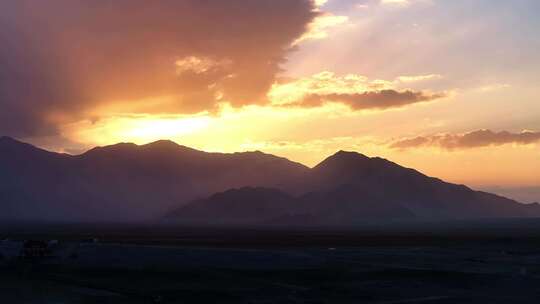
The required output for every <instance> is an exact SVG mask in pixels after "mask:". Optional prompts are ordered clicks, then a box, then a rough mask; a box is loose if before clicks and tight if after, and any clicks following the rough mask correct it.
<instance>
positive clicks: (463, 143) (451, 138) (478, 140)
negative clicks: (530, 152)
mask: <svg viewBox="0 0 540 304" xmlns="http://www.w3.org/2000/svg"><path fill="white" fill-rule="evenodd" d="M539 141H540V132H533V131H523V132H521V133H511V132H508V131H501V132H493V131H491V130H478V131H473V132H469V133H465V134H444V135H431V136H418V137H414V138H406V139H400V140H397V141H395V142H393V143H392V144H390V147H392V148H395V149H410V148H417V147H423V146H432V147H440V148H443V149H447V150H454V149H468V148H477V147H487V146H500V145H505V144H522V145H525V144H532V143H535V142H539Z"/></svg>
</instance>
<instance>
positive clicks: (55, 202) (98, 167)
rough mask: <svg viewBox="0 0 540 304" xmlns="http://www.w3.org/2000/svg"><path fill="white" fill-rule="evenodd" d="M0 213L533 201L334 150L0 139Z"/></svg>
mask: <svg viewBox="0 0 540 304" xmlns="http://www.w3.org/2000/svg"><path fill="white" fill-rule="evenodd" d="M0 206H1V208H2V212H1V214H0V220H2V221H11V222H16V221H49V222H59V221H62V222H155V221H166V222H173V223H185V224H198V225H205V224H213V225H215V224H218V225H219V224H223V225H227V224H232V225H243V224H249V225H258V224H272V225H314V226H315V225H356V224H361V223H363V222H366V221H389V220H407V221H408V220H412V221H414V220H425V219H429V220H437V219H468V218H501V217H540V205H538V204H527V205H526V204H521V203H518V202H516V201H513V200H510V199H507V198H504V197H501V196H497V195H494V194H490V193H486V192H480V191H474V190H472V189H470V188H468V187H466V186H464V185H456V184H451V183H446V182H444V181H442V180H440V179H437V178H432V177H428V176H426V175H424V174H422V173H420V172H418V171H416V170H413V169H409V168H404V167H402V166H399V165H397V164H395V163H393V162H391V161H388V160H385V159H382V158H378V157H375V158H370V157H367V156H364V155H362V154H359V153H356V152H345V151H339V152H337V153H335V154H334V155H332V156H330V157H328V158H327V159H325V160H324V161H322V162H321V163H320V164H318V165H317V166H315V167H313V168H309V167H306V166H304V165H302V164H299V163H296V162H292V161H289V160H287V159H285V158H281V157H277V156H274V155H270V154H265V153H262V152H242V153H230V154H227V153H207V152H202V151H198V150H195V149H191V148H188V147H185V146H181V145H178V144H176V143H174V142H172V141H157V142H153V143H150V144H146V145H140V146H139V145H135V144H129V143H121V144H116V145H111V146H106V147H97V148H94V149H91V150H89V151H87V152H85V153H83V154H80V155H68V154H62V153H54V152H49V151H45V150H42V149H39V148H37V147H34V146H32V145H30V144H27V143H23V142H20V141H17V140H15V139H12V138H9V137H1V138H0Z"/></svg>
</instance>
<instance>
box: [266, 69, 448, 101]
mask: <svg viewBox="0 0 540 304" xmlns="http://www.w3.org/2000/svg"><path fill="white" fill-rule="evenodd" d="M432 78H434V76H432V75H428V76H406V77H399V78H398V79H396V80H394V81H385V80H374V81H370V80H369V79H368V78H367V77H365V76H362V75H356V74H348V75H345V76H341V77H340V76H337V75H335V74H334V73H332V72H328V71H325V72H321V73H318V74H315V75H313V76H311V77H305V78H300V79H296V80H294V81H291V80H288V81H285V82H283V83H281V84H275V85H274V86H272V90H271V91H270V92H269V94H268V95H269V98H270V99H271V100H272V103H273V104H275V105H281V106H289V107H291V106H293V107H319V106H322V105H324V104H326V103H341V104H344V105H347V106H349V107H350V108H351V109H353V110H367V109H375V110H385V109H389V108H396V107H403V106H406V105H410V104H415V103H420V102H428V101H432V100H435V99H439V98H444V97H446V96H447V95H448V94H447V93H444V92H440V93H429V92H422V91H413V90H408V89H405V90H398V89H395V88H394V86H395V85H396V84H398V83H402V82H412V81H420V80H425V79H432Z"/></svg>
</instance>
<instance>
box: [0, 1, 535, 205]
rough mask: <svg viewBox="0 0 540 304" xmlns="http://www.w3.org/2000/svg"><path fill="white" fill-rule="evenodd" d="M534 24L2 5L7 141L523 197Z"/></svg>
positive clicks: (354, 7) (523, 15)
mask: <svg viewBox="0 0 540 304" xmlns="http://www.w3.org/2000/svg"><path fill="white" fill-rule="evenodd" d="M539 12H540V2H539V1H537V0H513V1H504V0H500V1H499V0H497V1H493V0H328V1H324V0H317V1H309V0H256V1H253V0H231V1H218V0H205V1H200V0H180V1H145V0H129V1H128V0H116V1H91V0H51V1H38V0H7V1H2V2H1V3H0V36H1V37H2V44H3V45H2V47H1V48H0V63H1V66H2V69H0V135H7V136H12V137H15V138H18V139H20V140H24V141H28V142H30V143H32V144H35V145H37V146H39V147H42V148H45V149H49V150H53V151H58V152H64V153H71V154H78V153H82V152H83V151H85V150H87V149H89V148H91V147H93V146H103V145H108V144H114V143H118V142H134V143H137V144H144V143H148V142H152V141H155V140H159V139H170V140H173V141H175V142H177V143H179V144H182V145H186V146H190V147H194V148H197V149H200V150H204V151H219V152H235V151H252V150H261V151H264V152H267V153H272V154H276V155H280V156H284V157H287V158H289V159H291V160H294V161H298V162H301V163H304V164H306V165H308V166H314V165H316V164H317V163H318V162H320V161H322V160H323V159H324V158H325V157H327V156H329V155H331V154H333V153H335V152H336V151H338V150H349V151H357V152H359V153H363V154H365V155H368V156H380V157H384V158H388V159H390V160H392V161H394V162H397V163H399V164H401V165H404V166H407V167H413V168H415V169H418V170H420V171H422V172H424V173H426V174H428V175H431V176H437V177H440V178H443V179H445V180H447V181H450V182H455V183H465V184H468V185H471V186H474V187H477V188H485V189H488V188H489V189H510V188H511V189H527V190H526V191H527V193H530V192H531V191H534V189H540V100H539V97H538V96H539V93H540V89H539V88H540V86H539V85H540V77H539V76H540V75H539V71H540V18H539V17H540V16H539V14H540V13H539ZM531 189H533V190H531ZM500 191H501V192H503V190H500ZM524 191H525V190H524ZM514 192H515V191H514ZM518 192H519V191H518ZM537 193H540V190H538V192H537ZM533 196H534V195H533ZM533 196H530V197H533ZM537 197H538V199H539V200H540V194H538V196H537ZM531 199H532V198H531Z"/></svg>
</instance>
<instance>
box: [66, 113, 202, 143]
mask: <svg viewBox="0 0 540 304" xmlns="http://www.w3.org/2000/svg"><path fill="white" fill-rule="evenodd" d="M211 120H212V119H211V118H210V117H207V116H201V117H159V116H152V115H132V116H120V117H111V118H107V119H103V120H100V121H97V122H94V123H92V122H89V121H83V122H78V123H75V124H72V125H68V126H66V128H65V129H64V132H65V134H66V135H67V137H68V138H77V139H78V140H80V141H81V142H90V143H93V144H96V145H108V144H111V143H115V142H133V143H136V144H144V143H148V142H152V141H156V140H160V139H164V138H172V139H178V138H181V137H182V136H185V135H188V134H192V133H194V132H197V131H199V130H201V129H204V128H205V127H207V126H208V125H210V123H211Z"/></svg>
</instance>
